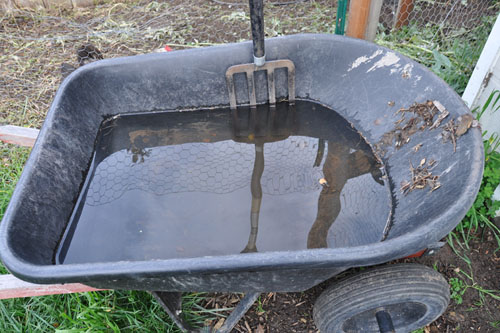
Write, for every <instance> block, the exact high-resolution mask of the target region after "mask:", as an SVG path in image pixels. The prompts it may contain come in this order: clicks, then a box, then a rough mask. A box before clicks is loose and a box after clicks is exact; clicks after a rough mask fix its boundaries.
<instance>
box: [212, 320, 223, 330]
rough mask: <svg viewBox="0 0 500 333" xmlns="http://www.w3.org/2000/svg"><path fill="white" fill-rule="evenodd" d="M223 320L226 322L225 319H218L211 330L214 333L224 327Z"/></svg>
mask: <svg viewBox="0 0 500 333" xmlns="http://www.w3.org/2000/svg"><path fill="white" fill-rule="evenodd" d="M225 320H226V319H225V318H221V319H219V321H218V322H217V324H215V326H214V328H213V330H214V331H216V330H218V329H220V328H221V327H222V325H224V321H225Z"/></svg>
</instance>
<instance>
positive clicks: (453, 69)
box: [0, 0, 500, 332]
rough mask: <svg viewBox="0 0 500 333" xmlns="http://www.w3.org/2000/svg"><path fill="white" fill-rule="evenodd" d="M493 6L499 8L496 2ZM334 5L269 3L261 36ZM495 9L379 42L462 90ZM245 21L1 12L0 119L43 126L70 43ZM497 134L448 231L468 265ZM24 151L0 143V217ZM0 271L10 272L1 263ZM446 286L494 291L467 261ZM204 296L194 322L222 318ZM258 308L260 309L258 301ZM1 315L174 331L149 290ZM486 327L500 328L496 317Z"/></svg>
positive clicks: (50, 324) (205, 36) (324, 23)
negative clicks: (470, 23)
mask: <svg viewBox="0 0 500 333" xmlns="http://www.w3.org/2000/svg"><path fill="white" fill-rule="evenodd" d="M492 6H496V9H497V10H498V2H497V3H494V4H493V5H492ZM335 11H336V8H335V7H334V6H332V4H331V1H327V0H324V1H315V2H304V3H301V4H297V5H293V6H267V7H266V15H267V17H269V18H270V19H268V20H267V21H266V35H267V36H269V37H271V36H279V35H283V34H291V33H299V32H322V33H331V32H333V31H334V28H335V27H334V22H335V20H334V19H335ZM494 17H495V16H488V15H485V16H484V17H483V18H482V21H481V23H480V24H476V25H475V26H474V27H472V28H470V29H466V30H464V29H455V30H453V29H451V28H450V27H449V26H445V25H443V24H428V25H424V26H422V24H419V23H418V22H413V23H412V24H410V25H409V26H407V27H404V28H403V29H401V30H398V31H392V32H390V33H385V32H382V30H384V29H383V28H381V29H380V32H379V34H378V36H377V39H376V41H377V43H379V44H381V45H384V46H387V47H389V48H392V49H395V50H397V51H400V52H401V53H403V54H405V55H407V56H409V57H410V58H413V59H414V60H416V61H418V62H420V63H422V64H423V65H425V66H428V67H429V68H431V69H432V70H433V71H434V72H435V73H436V74H437V75H439V76H440V77H442V78H443V79H444V80H445V81H446V82H447V83H448V84H450V86H452V87H453V88H454V89H455V90H456V91H457V92H458V93H462V92H463V90H464V88H465V85H466V83H467V81H468V78H469V77H470V75H471V73H472V70H473V68H474V65H475V63H476V61H477V59H478V57H479V54H480V50H481V49H482V46H483V45H484V43H485V41H486V38H487V36H488V33H489V31H490V30H491V26H492V24H493V22H494ZM248 22H249V17H248V15H247V14H246V13H245V12H244V10H243V9H242V7H239V6H233V7H231V8H229V7H227V6H220V5H217V4H214V3H211V2H209V1H205V2H200V1H197V0H185V1H169V2H160V1H158V2H157V1H137V0H136V1H124V2H123V3H118V4H115V3H112V2H111V1H107V2H104V4H103V5H101V6H98V7H97V8H94V9H84V10H81V11H74V12H65V11H61V12H57V13H52V12H43V11H38V12H30V11H22V12H18V13H16V14H15V15H14V14H0V96H2V99H1V100H0V123H9V124H13V125H22V126H29V127H39V126H40V125H41V123H42V122H43V119H44V117H45V112H46V111H47V110H48V108H49V106H50V102H51V100H52V99H53V96H54V94H55V91H56V89H57V87H58V85H59V82H60V78H59V66H60V64H61V63H62V62H68V63H72V64H74V63H75V59H74V57H75V55H74V51H75V48H76V47H77V46H78V45H79V44H81V43H84V42H89V41H90V42H92V43H94V44H95V45H96V46H97V47H98V48H99V49H101V51H103V53H104V56H105V57H106V58H110V57H116V56H127V55H135V54H141V53H146V52H150V51H152V50H154V49H156V48H159V47H161V46H163V45H165V44H168V45H170V46H171V47H173V48H174V49H181V48H194V47H201V46H207V45H216V44H220V43H227V42H237V41H240V40H244V39H248V38H249V29H248ZM493 102H494V99H492V102H491V103H493ZM491 105H492V107H493V108H495V107H496V105H495V104H494V103H493V104H491ZM478 112H490V111H488V110H486V109H484V110H483V109H482V110H478ZM495 142H497V141H495V139H493V141H491V140H486V141H485V146H486V148H487V151H488V152H489V153H488V154H487V156H486V158H487V160H486V169H485V180H483V184H482V186H481V192H480V197H479V198H478V199H477V200H476V202H477V204H476V203H475V205H474V206H473V208H472V209H471V211H470V212H469V213H468V215H467V217H466V219H464V221H462V222H461V224H460V225H459V226H458V227H457V229H456V231H455V232H454V233H452V234H450V236H449V239H448V241H449V243H450V245H451V246H452V247H453V249H454V251H455V253H456V254H457V255H458V256H460V257H461V258H462V259H463V260H464V261H465V262H468V264H469V267H470V259H469V258H468V257H467V251H468V250H469V243H470V241H471V240H473V239H477V238H478V237H481V235H478V234H477V231H478V230H481V229H484V228H490V230H493V231H494V234H495V237H496V239H497V241H499V238H498V235H499V233H498V228H497V229H495V228H494V225H492V224H491V221H490V218H491V213H492V212H493V211H494V209H495V207H497V206H496V205H497V204H495V203H492V202H488V200H489V198H490V197H491V196H490V193H491V190H492V188H493V185H494V184H495V182H497V183H498V181H497V179H498V177H499V174H498V170H500V166H499V164H497V162H498V155H496V154H495V153H493V152H492V150H491V148H492V146H494V145H495ZM28 155H29V149H27V148H19V147H15V146H11V145H7V144H1V143H0V165H1V168H0V219H1V218H2V216H3V214H4V211H5V208H6V206H7V203H8V201H9V199H10V197H11V194H12V191H13V189H14V186H15V183H16V181H17V179H18V178H19V176H20V173H21V171H22V168H23V165H24V163H25V161H26V159H27V157H28ZM485 202H486V204H485ZM499 246H500V243H499ZM0 273H7V271H6V270H5V268H3V266H1V265H0ZM450 285H451V288H452V299H454V300H455V302H456V303H458V302H459V301H460V300H461V296H462V295H463V294H464V293H465V291H466V290H467V289H471V288H472V289H474V290H476V291H477V292H478V295H479V302H481V300H483V299H484V298H485V297H493V298H494V299H498V297H499V293H498V291H495V290H487V289H484V288H482V287H481V286H480V285H479V284H478V283H477V282H476V281H475V280H474V275H473V274H472V268H471V269H470V272H464V271H460V272H458V273H457V276H456V277H455V278H452V279H451V280H450ZM205 298H206V295H204V294H198V293H191V294H186V295H185V296H184V300H183V301H184V309H183V312H184V314H185V316H186V319H187V320H188V321H189V322H191V323H192V324H195V325H198V326H200V325H202V324H203V322H204V321H205V320H214V319H215V318H217V317H219V316H221V313H220V312H214V311H209V310H205V309H203V307H202V306H201V305H202V304H203V303H204V302H205V301H206V299H205ZM258 307H259V310H262V311H263V309H262V304H261V303H258ZM0 317H1V318H2V320H0V331H1V332H45V331H56V332H89V331H92V332H93V331H104V332H118V331H120V332H121V331H124V332H128V331H154V332H177V331H178V329H177V328H176V327H175V326H174V325H173V323H172V322H171V321H170V319H169V318H168V316H167V315H166V313H165V312H164V311H163V309H161V307H160V306H159V305H158V303H157V302H156V301H155V300H154V299H153V298H152V296H151V295H150V294H148V293H146V292H140V291H102V292H90V293H81V294H68V295H54V296H45V297H33V298H22V299H11V300H3V301H0ZM490 325H491V326H492V327H499V326H500V324H499V322H498V321H496V322H491V323H490ZM419 332H424V330H423V329H422V330H419Z"/></svg>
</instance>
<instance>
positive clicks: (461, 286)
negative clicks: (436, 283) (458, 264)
mask: <svg viewBox="0 0 500 333" xmlns="http://www.w3.org/2000/svg"><path fill="white" fill-rule="evenodd" d="M449 283H450V291H451V295H450V297H451V299H452V300H454V301H455V303H457V304H462V302H463V299H462V296H463V295H464V294H465V291H466V290H467V285H466V284H465V282H464V281H462V280H460V279H459V278H451V279H450V281H449Z"/></svg>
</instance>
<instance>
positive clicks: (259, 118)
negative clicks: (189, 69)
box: [231, 103, 295, 253]
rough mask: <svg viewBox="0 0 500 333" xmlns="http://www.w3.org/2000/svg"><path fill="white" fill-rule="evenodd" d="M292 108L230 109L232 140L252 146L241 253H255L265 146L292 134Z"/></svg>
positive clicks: (288, 106)
mask: <svg viewBox="0 0 500 333" xmlns="http://www.w3.org/2000/svg"><path fill="white" fill-rule="evenodd" d="M294 110H295V106H294V105H290V104H288V103H287V104H281V105H278V107H274V106H270V105H263V106H259V107H257V108H238V109H233V110H232V111H231V112H232V115H233V140H234V141H236V142H243V143H253V144H254V145H255V162H254V166H253V172H252V179H251V182H250V190H251V193H252V206H251V209H250V225H251V229H250V236H249V238H248V244H247V246H246V247H245V249H244V250H243V251H241V252H243V253H246V252H257V246H256V241H257V232H258V228H259V214H260V205H261V202H262V186H261V184H260V179H261V177H262V173H263V172H264V143H268V142H275V141H281V140H285V139H286V138H288V137H289V136H290V134H291V133H292V132H293V131H294V126H295V112H294Z"/></svg>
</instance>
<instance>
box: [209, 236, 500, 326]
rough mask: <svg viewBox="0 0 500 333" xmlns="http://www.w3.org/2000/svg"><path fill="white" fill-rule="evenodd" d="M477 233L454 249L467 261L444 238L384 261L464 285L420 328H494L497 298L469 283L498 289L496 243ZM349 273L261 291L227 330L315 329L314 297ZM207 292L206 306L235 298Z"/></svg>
mask: <svg viewBox="0 0 500 333" xmlns="http://www.w3.org/2000/svg"><path fill="white" fill-rule="evenodd" d="M482 233H483V231H482V230H481V231H479V232H478V233H477V239H476V240H474V241H473V242H471V243H470V244H469V246H470V250H468V251H459V253H460V255H461V256H463V257H464V258H466V259H467V258H468V259H470V266H469V264H467V262H466V261H464V260H463V259H462V258H460V257H459V256H458V255H457V254H456V253H454V251H453V249H452V247H450V246H449V245H448V244H446V245H445V246H443V248H441V249H440V250H439V251H437V252H436V253H435V254H434V255H430V256H423V257H420V258H413V259H402V260H397V261H394V262H391V263H388V264H395V263H400V262H407V263H409V262H414V263H420V264H423V265H426V266H429V267H432V268H434V269H436V270H437V271H438V272H440V273H441V274H442V275H443V276H444V277H445V278H446V279H447V280H448V281H450V279H457V278H458V279H460V280H461V281H463V282H464V285H467V287H465V286H464V287H462V288H461V289H460V290H459V291H458V293H461V292H462V291H464V293H463V295H461V298H462V302H461V304H458V303H457V300H455V299H451V300H450V304H449V306H448V309H447V310H446V312H445V313H444V314H443V315H442V316H441V317H440V318H438V319H437V320H436V321H435V322H433V323H432V324H430V325H429V326H427V327H425V328H424V331H423V332H422V333H430V332H432V333H438V332H439V333H440V332H464V333H465V332H499V331H500V326H499V321H500V300H498V299H495V298H493V297H491V296H489V295H486V294H485V293H484V292H479V291H478V290H477V289H475V288H474V287H476V288H482V289H483V290H494V291H495V290H496V291H498V290H500V251H497V252H496V253H495V249H496V246H497V243H496V240H495V239H494V238H493V236H492V235H491V233H490V232H489V231H487V230H485V232H484V234H482ZM454 247H455V249H457V251H458V250H459V249H460V246H459V245H457V244H456V243H454ZM460 250H462V249H460ZM353 273H354V274H355V270H354V269H352V270H350V271H347V272H344V273H342V274H341V277H334V278H332V279H330V280H328V281H326V282H324V283H322V284H320V285H318V286H316V287H313V288H311V289H309V290H307V291H305V292H302V293H268V294H263V295H261V298H260V299H259V300H258V301H257V302H256V303H255V304H254V305H253V306H252V308H251V309H250V310H249V311H248V312H247V314H246V315H245V316H244V317H243V318H242V319H241V320H240V322H239V323H238V325H237V326H236V327H235V329H234V330H233V332H255V333H264V332H285V331H286V332H308V333H309V332H319V330H318V329H317V328H316V326H315V324H314V322H313V319H312V312H313V306H314V302H315V300H316V298H317V297H318V296H319V295H320V294H321V292H322V291H323V290H325V289H326V288H327V287H328V286H329V285H331V284H334V283H335V281H338V280H339V279H341V278H342V276H345V275H347V274H353ZM467 276H470V277H471V278H472V279H473V280H471V279H469V278H468V277H467ZM211 296H212V297H211V298H209V304H207V305H206V306H207V308H216V307H217V308H223V307H228V306H234V303H236V296H235V295H234V294H215V295H211ZM215 304H217V306H216V305H215Z"/></svg>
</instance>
